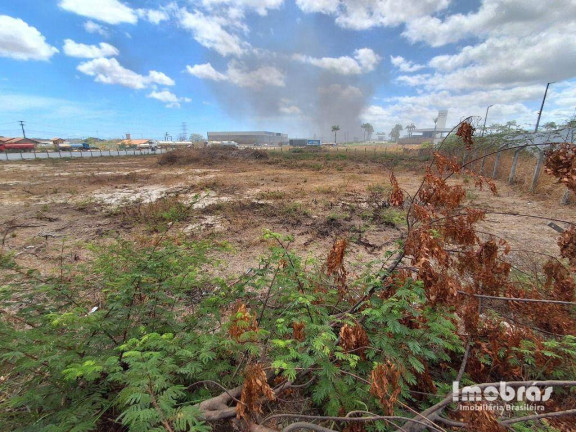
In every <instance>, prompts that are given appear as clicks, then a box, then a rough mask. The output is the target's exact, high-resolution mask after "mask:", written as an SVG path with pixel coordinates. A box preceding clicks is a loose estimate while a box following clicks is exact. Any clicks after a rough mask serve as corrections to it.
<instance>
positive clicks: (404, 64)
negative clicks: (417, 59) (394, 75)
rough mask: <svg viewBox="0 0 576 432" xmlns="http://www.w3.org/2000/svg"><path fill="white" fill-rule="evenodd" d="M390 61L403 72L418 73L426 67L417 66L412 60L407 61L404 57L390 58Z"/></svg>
mask: <svg viewBox="0 0 576 432" xmlns="http://www.w3.org/2000/svg"><path fill="white" fill-rule="evenodd" d="M390 61H391V62H392V64H393V65H394V66H395V67H397V68H398V69H399V70H400V71H402V72H416V71H419V70H420V69H423V68H425V67H426V66H424V65H421V64H416V63H414V62H412V61H410V60H406V59H405V58H404V57H402V56H396V57H395V56H390Z"/></svg>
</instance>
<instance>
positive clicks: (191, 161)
mask: <svg viewBox="0 0 576 432" xmlns="http://www.w3.org/2000/svg"><path fill="white" fill-rule="evenodd" d="M268 158H269V156H268V153H267V152H266V151H264V150H257V149H238V148H234V147H226V146H214V147H207V148H201V149H196V148H186V149H178V150H173V151H171V152H168V153H164V154H163V155H161V156H160V158H159V159H158V164H159V165H161V166H166V165H168V166H178V165H217V164H219V163H221V162H223V161H229V160H266V159H268Z"/></svg>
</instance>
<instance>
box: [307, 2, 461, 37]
mask: <svg viewBox="0 0 576 432" xmlns="http://www.w3.org/2000/svg"><path fill="white" fill-rule="evenodd" d="M449 3H450V0H420V1H417V2H416V1H406V0H296V4H297V5H298V7H299V8H300V9H301V10H302V11H303V12H306V13H323V14H327V15H333V16H335V17H336V20H335V21H336V24H338V25H339V26H341V27H344V28H350V29H353V30H366V29H369V28H372V27H377V26H397V25H400V24H403V23H405V22H407V21H410V20H413V19H415V18H418V17H423V16H428V15H430V14H432V13H435V12H438V11H440V10H443V9H445V8H446V7H447V6H448V5H449Z"/></svg>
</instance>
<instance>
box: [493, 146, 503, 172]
mask: <svg viewBox="0 0 576 432" xmlns="http://www.w3.org/2000/svg"><path fill="white" fill-rule="evenodd" d="M501 155H502V150H498V153H496V160H495V161H494V169H493V170H492V178H493V179H495V178H496V175H497V174H498V166H499V165H500V156H501Z"/></svg>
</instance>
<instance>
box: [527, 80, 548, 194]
mask: <svg viewBox="0 0 576 432" xmlns="http://www.w3.org/2000/svg"><path fill="white" fill-rule="evenodd" d="M553 83H554V81H553V82H549V83H548V84H546V90H544V97H543V98H542V105H540V111H538V120H536V127H535V128H534V133H536V132H538V126H540V118H541V117H542V111H544V103H545V102H546V96H547V95H548V87H550V84H553ZM538 150H539V155H538V161H537V162H536V168H535V169H534V176H533V177H532V187H531V192H532V193H534V191H535V190H536V186H538V179H539V178H540V171H542V165H543V164H544V151H543V150H542V149H538Z"/></svg>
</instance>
